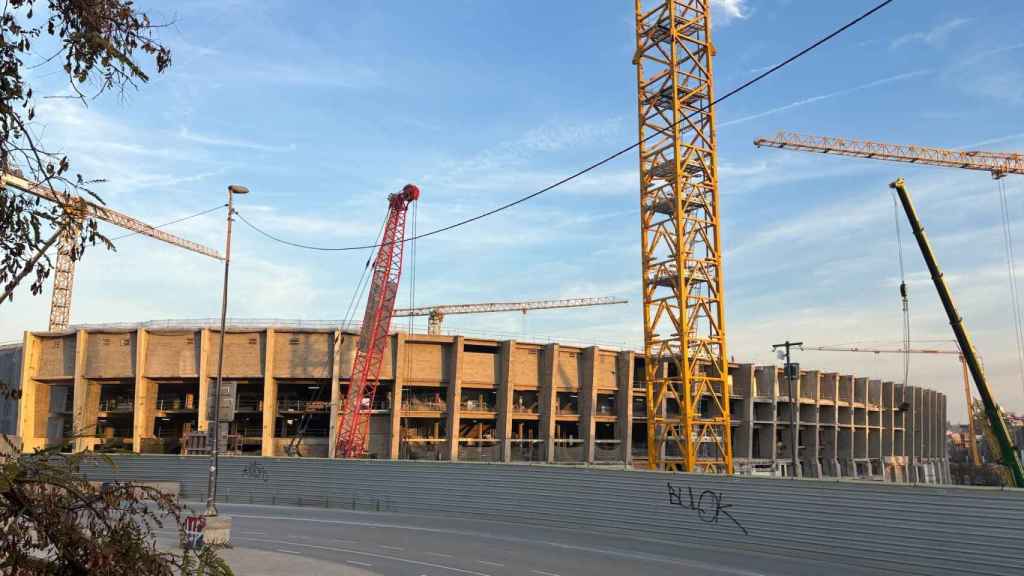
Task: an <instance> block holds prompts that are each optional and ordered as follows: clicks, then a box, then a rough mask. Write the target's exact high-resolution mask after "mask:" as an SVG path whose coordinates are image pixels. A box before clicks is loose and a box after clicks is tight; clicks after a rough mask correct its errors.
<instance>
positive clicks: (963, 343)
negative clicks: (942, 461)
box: [889, 178, 1024, 488]
mask: <svg viewBox="0 0 1024 576" xmlns="http://www.w3.org/2000/svg"><path fill="white" fill-rule="evenodd" d="M889 187H890V188H895V189H896V193H897V194H898V195H899V197H900V203H901V204H903V210H904V212H906V214H907V220H908V221H909V222H910V228H911V229H912V230H913V231H914V237H915V238H916V239H917V245H918V247H920V248H921V255H922V256H924V261H925V264H927V265H928V272H929V273H930V274H931V276H932V282H934V283H935V289H936V290H937V291H938V293H939V299H940V300H941V301H942V307H943V308H945V310H946V316H948V317H949V325H950V326H951V327H952V328H953V335H954V336H956V341H957V343H958V344H959V345H960V350H961V351H963V355H964V359H965V360H966V361H967V368H968V369H969V370H970V372H971V377H972V378H973V379H974V385H975V386H976V387H977V388H978V395H980V396H981V403H982V404H983V405H984V407H985V415H986V416H988V422H989V426H990V427H991V428H992V435H993V436H995V439H996V443H997V444H998V445H999V451H1000V452H1001V453H1002V457H1003V464H1004V465H1005V466H1006V467H1007V469H1009V471H1010V477H1011V479H1012V481H1013V485H1014V486H1016V487H1018V488H1024V466H1021V462H1020V459H1019V458H1018V457H1017V452H1016V451H1015V450H1014V449H1013V442H1012V441H1011V440H1010V432H1009V430H1007V428H1006V422H1005V421H1003V418H1002V416H1001V415H1000V414H999V407H998V406H997V405H996V402H995V400H994V399H993V398H992V391H991V390H989V388H988V381H987V380H986V379H985V371H984V370H983V369H982V367H981V363H980V362H978V355H977V354H975V352H974V346H973V345H972V344H971V337H970V336H969V335H968V334H967V327H966V326H964V321H963V318H961V317H960V313H959V312H957V309H956V304H954V303H953V295H952V294H950V292H949V287H948V286H946V281H945V280H943V278H942V272H941V271H940V270H939V264H938V262H936V260H935V254H934V253H933V252H932V247H931V245H930V244H929V243H928V237H927V236H925V234H924V228H923V227H922V226H921V221H920V220H918V218H917V211H915V210H914V204H913V203H912V202H911V201H910V193H909V192H907V188H906V185H905V183H904V181H903V178H899V179H897V180H896V181H895V182H893V183H892V184H889Z"/></svg>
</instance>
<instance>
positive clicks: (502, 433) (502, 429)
mask: <svg viewBox="0 0 1024 576" xmlns="http://www.w3.org/2000/svg"><path fill="white" fill-rule="evenodd" d="M515 347H516V342H515V340H505V341H503V342H501V343H499V344H498V358H499V360H498V373H497V374H495V377H496V379H497V393H498V416H497V418H498V421H497V422H496V424H497V426H496V427H497V430H496V432H497V436H498V441H499V442H500V443H501V455H500V456H499V460H500V461H501V462H511V461H512V442H511V441H510V439H511V437H512V393H513V387H512V351H513V350H515Z"/></svg>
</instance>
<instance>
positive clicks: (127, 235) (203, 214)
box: [110, 204, 227, 242]
mask: <svg viewBox="0 0 1024 576" xmlns="http://www.w3.org/2000/svg"><path fill="white" fill-rule="evenodd" d="M225 206H227V204H218V205H216V206H214V207H213V208H210V209H208V210H203V211H202V212H196V213H195V214H191V215H189V216H185V217H183V218H178V219H177V220H171V221H170V222H164V223H163V224H161V225H159V226H153V228H164V227H166V226H170V225H172V224H177V223H179V222H184V221H186V220H191V219H193V218H198V217H200V216H205V215H206V214H209V213H210V212H215V211H217V210H220V209H221V208H224V207H225ZM137 234H139V233H138V232H129V233H127V234H122V235H120V236H114V237H113V238H111V239H110V241H111V242H113V241H115V240H123V239H125V238H128V237H129V236H135V235H137Z"/></svg>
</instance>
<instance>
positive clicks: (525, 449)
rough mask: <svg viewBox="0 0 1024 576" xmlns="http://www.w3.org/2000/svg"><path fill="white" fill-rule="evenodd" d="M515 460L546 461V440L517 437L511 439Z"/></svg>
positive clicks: (513, 458)
mask: <svg viewBox="0 0 1024 576" xmlns="http://www.w3.org/2000/svg"><path fill="white" fill-rule="evenodd" d="M509 447H510V449H511V454H510V456H511V460H512V461H513V462H544V461H545V460H546V459H545V457H544V441H543V440H524V439H515V438H513V439H512V440H510V441H509Z"/></svg>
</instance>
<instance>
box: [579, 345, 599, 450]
mask: <svg viewBox="0 0 1024 576" xmlns="http://www.w3.org/2000/svg"><path fill="white" fill-rule="evenodd" d="M596 372H597V346H591V347H590V348H584V349H583V364H582V365H581V366H580V382H579V392H577V394H578V396H577V402H579V407H580V437H581V439H582V440H583V461H584V462H587V463H593V462H594V433H595V428H596V425H595V423H594V406H595V405H596V404H597V387H596V386H595V385H594V374H595V373H596Z"/></svg>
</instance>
